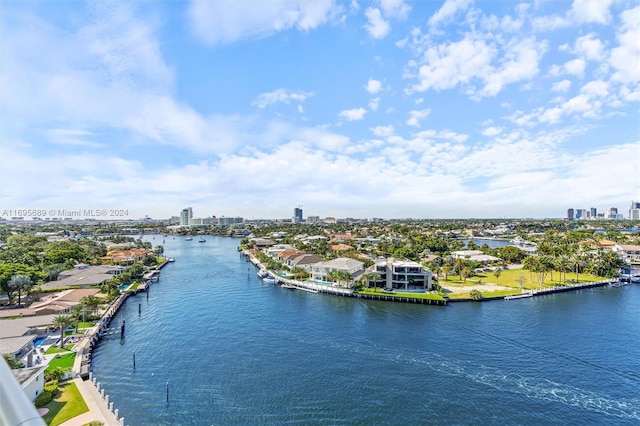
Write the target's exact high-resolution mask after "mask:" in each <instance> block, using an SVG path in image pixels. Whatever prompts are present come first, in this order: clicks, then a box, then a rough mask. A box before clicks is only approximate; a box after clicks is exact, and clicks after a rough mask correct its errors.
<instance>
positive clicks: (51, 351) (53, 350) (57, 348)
mask: <svg viewBox="0 0 640 426" xmlns="http://www.w3.org/2000/svg"><path fill="white" fill-rule="evenodd" d="M71 349H73V345H64V348H62V349H60V346H58V345H54V346H49V349H47V350H46V352H45V354H47V355H51V354H59V353H61V352H69V351H70V350H71Z"/></svg>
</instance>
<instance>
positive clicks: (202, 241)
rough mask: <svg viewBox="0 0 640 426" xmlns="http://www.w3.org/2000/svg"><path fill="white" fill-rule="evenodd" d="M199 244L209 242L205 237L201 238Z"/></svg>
mask: <svg viewBox="0 0 640 426" xmlns="http://www.w3.org/2000/svg"><path fill="white" fill-rule="evenodd" d="M198 242H199V243H206V242H207V240H205V239H204V237H200V239H199V240H198Z"/></svg>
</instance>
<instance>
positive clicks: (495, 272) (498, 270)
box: [493, 269, 502, 285]
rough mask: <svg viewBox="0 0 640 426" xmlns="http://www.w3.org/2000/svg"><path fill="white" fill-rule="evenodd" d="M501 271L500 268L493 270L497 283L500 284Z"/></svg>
mask: <svg viewBox="0 0 640 426" xmlns="http://www.w3.org/2000/svg"><path fill="white" fill-rule="evenodd" d="M501 273H502V271H501V270H500V269H496V270H495V271H493V275H494V276H495V277H496V285H498V278H500V274H501Z"/></svg>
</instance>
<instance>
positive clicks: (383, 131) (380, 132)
mask: <svg viewBox="0 0 640 426" xmlns="http://www.w3.org/2000/svg"><path fill="white" fill-rule="evenodd" d="M371 132H372V133H373V134H374V135H375V136H378V137H379V138H388V137H389V136H392V135H393V132H394V129H393V126H392V125H388V126H377V127H373V128H371Z"/></svg>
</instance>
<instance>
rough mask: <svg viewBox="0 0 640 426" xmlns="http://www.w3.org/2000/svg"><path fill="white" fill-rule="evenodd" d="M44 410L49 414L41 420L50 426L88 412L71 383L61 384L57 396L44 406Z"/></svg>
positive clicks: (75, 387)
mask: <svg viewBox="0 0 640 426" xmlns="http://www.w3.org/2000/svg"><path fill="white" fill-rule="evenodd" d="M45 408H48V409H49V412H48V413H47V414H45V415H44V416H43V417H42V418H43V420H44V421H45V423H47V424H48V425H50V426H56V425H59V424H61V423H64V422H66V421H67V420H69V419H72V418H74V417H76V416H79V415H80V414H82V413H86V412H87V411H89V407H87V404H86V403H85V402H84V399H82V395H80V391H79V390H78V387H77V386H76V384H75V383H73V382H72V381H70V382H66V383H63V384H61V385H60V386H59V387H58V394H57V395H56V396H55V397H54V398H53V399H52V400H51V402H49V403H48V404H47V405H45Z"/></svg>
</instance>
